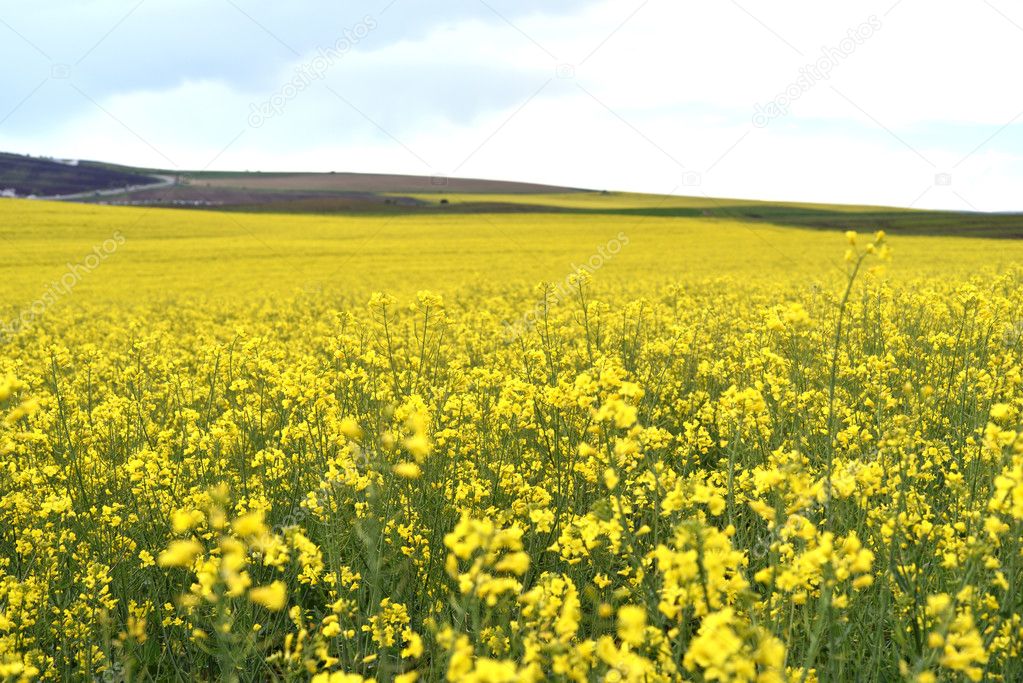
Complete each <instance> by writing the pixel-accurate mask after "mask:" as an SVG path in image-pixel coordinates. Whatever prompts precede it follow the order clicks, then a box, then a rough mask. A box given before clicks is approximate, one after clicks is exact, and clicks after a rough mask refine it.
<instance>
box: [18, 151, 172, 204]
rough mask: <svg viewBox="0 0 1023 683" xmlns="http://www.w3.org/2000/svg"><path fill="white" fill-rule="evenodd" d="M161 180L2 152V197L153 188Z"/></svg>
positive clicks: (85, 163)
mask: <svg viewBox="0 0 1023 683" xmlns="http://www.w3.org/2000/svg"><path fill="white" fill-rule="evenodd" d="M158 182H160V179H159V178H156V177H153V176H150V175H145V174H143V173H140V172H138V171H136V170H134V169H125V168H123V167H116V166H110V165H108V164H101V163H96V162H92V161H65V160H56V159H46V158H43V157H29V156H23V155H20V154H8V153H6V152H0V193H3V192H5V191H6V194H10V193H11V192H13V193H14V194H16V195H17V196H19V197H28V196H32V195H35V196H38V197H49V196H56V195H68V194H80V193H85V192H94V191H102V190H114V189H117V188H123V187H129V186H137V185H150V184H153V183H158Z"/></svg>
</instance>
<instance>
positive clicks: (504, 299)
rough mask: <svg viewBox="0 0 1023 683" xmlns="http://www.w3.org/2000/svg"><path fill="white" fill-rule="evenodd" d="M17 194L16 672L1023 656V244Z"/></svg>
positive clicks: (189, 673)
mask: <svg viewBox="0 0 1023 683" xmlns="http://www.w3.org/2000/svg"><path fill="white" fill-rule="evenodd" d="M0 216H2V217H3V221H2V223H0V240H2V241H3V242H4V244H5V253H6V254H7V255H8V258H7V259H5V260H4V262H3V263H2V264H0V312H2V314H3V315H2V317H0V324H2V325H3V327H2V329H0V335H2V338H0V349H2V353H0V413H2V416H3V420H2V422H0V678H3V679H5V680H34V679H37V678H41V679H45V680H69V679H70V680H94V679H96V678H99V679H100V680H110V681H116V680H168V679H170V680H214V679H217V680H259V681H262V680H308V679H313V680H316V681H327V682H328V683H330V682H332V681H362V680H365V679H371V680H380V681H391V680H398V681H401V682H402V683H410V682H411V681H414V680H421V681H435V680H450V681H480V682H484V681H491V682H500V681H520V680H521V681H541V680H564V681H590V680H607V681H683V680H685V681H701V680H719V681H764V682H770V681H787V680H794V681H799V680H810V681H813V680H821V681H825V680H826V681H839V680H886V681H887V680H912V681H923V682H926V681H936V680H949V681H957V680H972V681H979V680H1004V681H1014V680H1020V678H1021V677H1023V663H1021V662H1023V653H1021V652H1020V649H1021V643H1023V630H1021V629H1023V623H1021V617H1023V591H1021V585H1023V555H1021V538H1023V437H1021V436H1020V424H1021V413H1023V389H1021V383H1023V375H1021V362H1023V340H1021V337H1023V324H1021V321H1023V293H1021V292H1023V288H1021V287H1020V278H1021V276H1023V271H1021V270H1020V269H1019V264H1020V262H1021V256H1023V244H1020V243H1017V242H1012V241H999V242H993V241H984V240H972V239H953V238H900V237H898V236H894V237H890V238H881V237H875V236H869V235H861V236H859V237H858V238H856V239H853V238H852V237H851V236H843V235H841V234H838V233H833V232H814V231H802V230H795V229H784V228H775V227H767V226H763V225H753V226H751V225H745V224H739V223H733V222H727V221H718V220H712V219H666V218H641V217H623V216H584V215H539V214H532V215H479V216H430V217H399V218H388V217H364V218H345V217H326V216H283V215H268V214H260V215H249V214H241V213H212V212H186V211H180V212H179V211H167V210H156V209H153V210H147V209H112V208H104V207H87V206H72V205H64V204H50V203H33V202H20V201H7V202H3V203H0ZM889 249H890V253H889ZM889 256H891V258H890V259H889V258H888V257H889ZM540 282H546V284H545V285H541V286H537V283H540Z"/></svg>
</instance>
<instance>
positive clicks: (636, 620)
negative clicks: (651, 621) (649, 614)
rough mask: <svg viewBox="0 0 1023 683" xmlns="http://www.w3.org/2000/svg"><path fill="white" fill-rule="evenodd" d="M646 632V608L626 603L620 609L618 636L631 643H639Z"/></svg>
mask: <svg viewBox="0 0 1023 683" xmlns="http://www.w3.org/2000/svg"><path fill="white" fill-rule="evenodd" d="M645 634H646V609H644V608H643V607H640V606H639V605H625V606H624V607H621V608H619V609H618V637H619V638H621V639H622V640H623V641H624V642H626V643H628V644H630V645H639V644H640V643H642V642H643V639H644V637H645Z"/></svg>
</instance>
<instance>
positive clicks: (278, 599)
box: [249, 581, 288, 612]
mask: <svg viewBox="0 0 1023 683" xmlns="http://www.w3.org/2000/svg"><path fill="white" fill-rule="evenodd" d="M249 600H251V601H252V602H254V603H256V604H257V605H262V606H263V607H265V608H267V609H268V610H271V611H273V612H280V611H281V610H282V609H284V608H285V606H287V604H288V587H287V586H286V585H285V584H284V582H283V581H274V582H273V583H271V584H270V585H268V586H260V587H258V588H251V589H249Z"/></svg>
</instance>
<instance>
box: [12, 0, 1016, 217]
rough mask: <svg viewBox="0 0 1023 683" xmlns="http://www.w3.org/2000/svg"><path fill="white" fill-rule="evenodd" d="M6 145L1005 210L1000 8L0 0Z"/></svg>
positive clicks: (33, 150)
mask: <svg viewBox="0 0 1023 683" xmlns="http://www.w3.org/2000/svg"><path fill="white" fill-rule="evenodd" d="M0 60H2V63H3V64H4V65H5V67H6V68H4V69H3V71H2V72H0V150H3V151H13V152H21V153H29V154H35V155H49V156H57V157H68V158H90V159H102V160H109V161H115V162H120V163H125V164H131V165H141V166H150V167H159V168H170V169H202V168H209V169H216V170H235V169H238V170H246V169H247V170H263V171H270V170H314V171H324V170H337V171H366V172H397V173H412V174H419V175H447V176H467V177H484V178H499V179H509V180H528V181H536V182H546V183H553V184H561V185H569V186H573V187H586V188H596V189H604V188H608V189H620V190H636V191H646V192H656V193H669V192H674V193H677V194H691V195H700V194H707V195H710V196H722V197H747V198H764V199H789V200H808V201H830V202H847V203H871V204H883V205H894V206H916V207H925V208H953V209H976V210H983V211H996V210H1000V211H1005V210H1023V192H1021V191H1020V190H1021V188H1023V90H1020V88H1019V75H1018V71H1019V65H1020V64H1023V7H1021V5H1020V3H1019V2H1014V1H1013V0H898V1H896V0H883V1H880V2H874V1H872V0H864V1H863V2H857V3H851V2H850V3H842V4H839V3H821V2H805V1H801V0H799V1H794V2H785V3H778V2H768V1H767V0H739V1H738V2H733V1H731V0H720V1H719V2H695V1H694V0H608V1H604V2H600V1H594V0H556V1H554V0H547V1H546V2H541V1H540V0H434V1H433V2H429V3H427V2H424V1H423V0H340V1H339V0H334V1H326V0H325V1H322V2H321V1H312V0H310V1H303V0H296V1H293V2H281V1H280V0H276V1H275V2H270V1H267V0H173V1H172V0H141V2H140V1H139V0H88V1H86V2H82V1H80V0H79V1H78V2H71V1H70V0H52V1H50V2H45V3H26V2H23V1H22V0H17V1H15V0H0Z"/></svg>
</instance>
